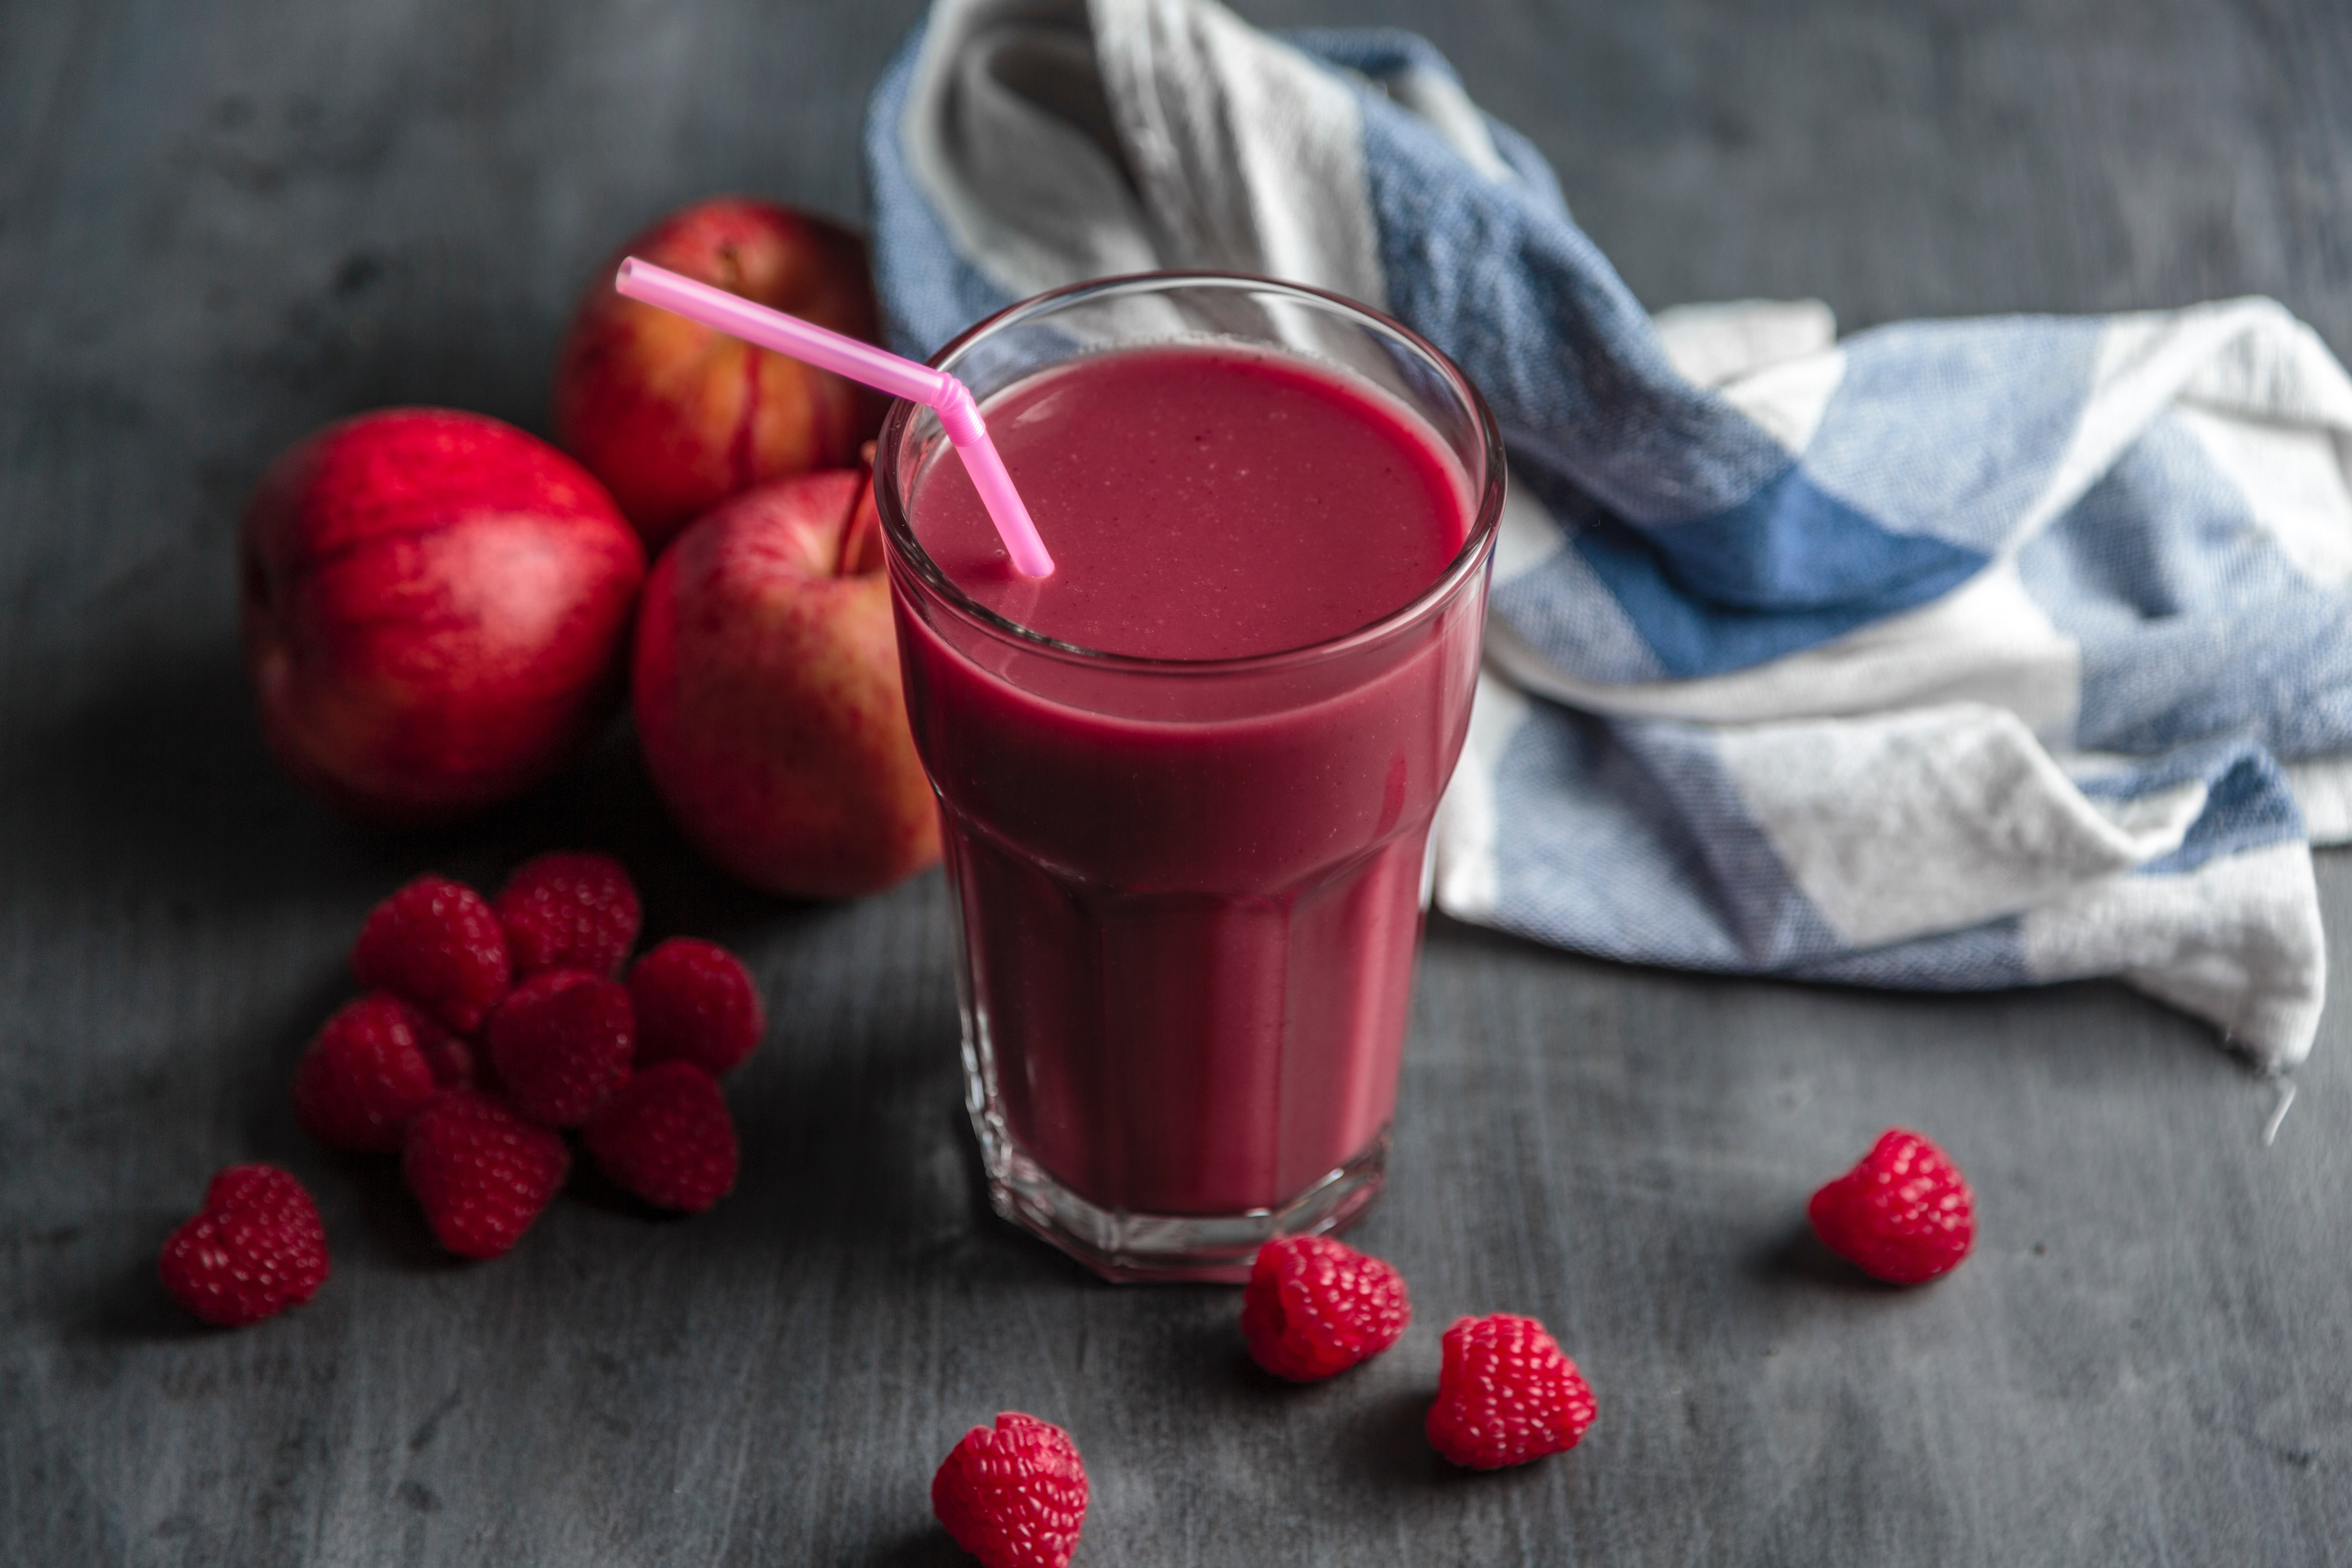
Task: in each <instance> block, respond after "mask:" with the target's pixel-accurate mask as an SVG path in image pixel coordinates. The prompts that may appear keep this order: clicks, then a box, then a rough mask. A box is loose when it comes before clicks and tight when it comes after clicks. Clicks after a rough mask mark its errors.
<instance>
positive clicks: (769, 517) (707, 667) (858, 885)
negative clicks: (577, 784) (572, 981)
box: [631, 469, 940, 898]
mask: <svg viewBox="0 0 2352 1568" xmlns="http://www.w3.org/2000/svg"><path fill="white" fill-rule="evenodd" d="M872 514H873V507H872V504H871V502H870V500H867V499H866V477H865V475H864V474H863V473H862V472H859V471H857V470H855V469H851V470H835V471H832V472H826V473H817V474H805V475H802V476H800V477H799V478H796V479H783V480H780V481H778V482H776V483H774V484H768V485H762V486H761V487H759V488H758V489H752V490H749V491H747V492H745V493H744V494H742V495H740V496H738V497H736V498H735V499H734V500H730V501H728V502H726V503H725V504H724V505H722V506H720V507H719V508H717V509H716V510H713V511H711V512H710V513H709V514H708V515H707V516H704V517H702V518H699V519H698V520H697V521H695V523H694V525H693V526H692V527H690V528H688V530H687V531H685V532H684V533H681V534H679V535H678V537H677V542H676V543H675V544H673V545H671V546H670V547H669V549H668V550H667V551H665V552H663V553H662V556H661V559H660V560H658V561H657V562H656V563H654V570H653V575H652V576H651V577H650V578H648V579H647V580H646V595H645V604H644V607H643V609H642V610H641V611H640V612H639V614H638V616H637V647H636V658H635V665H634V667H633V668H632V671H631V677H632V679H631V691H632V695H633V697H634V700H635V712H636V721H637V736H638V739H639V741H640V742H641V743H642V744H643V745H644V747H645V755H646V768H647V769H648V770H649V771H650V772H651V773H652V774H653V778H654V784H655V787H656V788H657V789H658V790H660V792H661V795H662V798H663V799H664V800H665V801H667V803H668V805H669V808H670V814H671V815H672V816H675V817H676V818H677V824H678V826H680V827H681V828H683V829H684V830H685V832H686V836H687V837H688V838H691V839H692V840H694V842H695V843H696V844H697V845H698V846H699V847H700V848H701V849H702V851H703V853H704V854H706V855H708V856H709V857H710V858H711V859H713V860H715V861H717V862H718V863H719V865H720V866H721V867H723V868H725V869H727V870H728V871H729V872H731V873H732V874H733V875H735V876H737V877H740V878H741V879H743V880H744V881H746V882H749V883H751V885H752V886H754V887H757V888H763V889H767V890H768V891H770V892H772V893H785V894H790V895H793V896H795V897H802V898H847V897H850V896H853V895H856V894H859V893H870V892H874V891H876V890H877V889H882V888H887V887H888V886H889V885H890V884H891V883H893V882H896V881H898V880H899V879H902V878H905V877H907V876H908V875H910V874H912V873H913V872H915V871H918V870H920V869H921V868H923V867H925V866H928V865H929V864H930V863H931V862H932V861H934V860H936V859H938V858H939V857H940V823H939V815H938V809H937V807H935V806H934V805H933V804H932V801H931V789H930V784H929V782H928V781H926V780H925V778H924V776H923V765H922V763H921V761H920V760H919V758H918V757H917V756H916V755H915V740H914V735H913V733H912V732H911V731H909V730H908V726H907V708H906V699H905V698H904V697H903V696H902V695H901V694H900V691H899V687H898V638H897V636H896V634H895V632H894V630H893V628H892V626H891V621H890V588H889V583H888V581H887V579H886V578H885V577H884V575H883V574H882V571H881V552H880V550H879V548H878V546H879V544H880V540H879V539H878V538H877V537H876V536H875V534H874V532H873V529H872V522H873V515H872Z"/></svg>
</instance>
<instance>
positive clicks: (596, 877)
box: [498, 852, 638, 979]
mask: <svg viewBox="0 0 2352 1568" xmlns="http://www.w3.org/2000/svg"><path fill="white" fill-rule="evenodd" d="M498 912H499V924H500V925H502V926H504V927H505V928H506V933H507V949H508V951H509V952H511V953H513V954H514V966H515V973H517V974H529V973H532V972H533V971H535V970H541V969H585V970H587V971H589V972H590V973H594V974H602V975H604V976H605V977H606V978H608V979H612V978H617V977H618V976H619V974H620V973H621V965H623V964H624V963H627V962H628V961H629V949H631V948H632V947H635V945H636V942H637V920H638V909H637V889H636V886H635V884H634V883H632V882H631V881H630V880H629V874H628V873H627V872H626V871H625V870H623V869H622V868H621V863H620V862H619V861H617V860H614V859H612V858H608V857H606V856H603V855H586V854H577V853H562V852H559V853H556V854H552V855H541V856H538V857H536V858H533V859H530V860H526V861H524V862H523V864H522V865H521V866H520V868H517V870H516V871H515V874H514V875H513V876H511V877H509V878H508V879H507V885H506V887H505V888H504V889H502V890H501V891H500V892H499V903H498Z"/></svg>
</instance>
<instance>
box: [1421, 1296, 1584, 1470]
mask: <svg viewBox="0 0 2352 1568" xmlns="http://www.w3.org/2000/svg"><path fill="white" fill-rule="evenodd" d="M1593 1414H1594V1406H1593V1403H1592V1390H1591V1388H1590V1387H1589V1386H1588V1385H1587V1384H1585V1381H1584V1374H1583V1373H1580V1372H1578V1371H1577V1370H1576V1363H1574V1362H1572V1361H1570V1360H1569V1359H1568V1357H1566V1356H1564V1355H1562V1354H1560V1352H1559V1344H1558V1343H1557V1342H1554V1341H1553V1339H1552V1337H1551V1336H1550V1335H1549V1334H1548V1333H1546V1332H1545V1331H1544V1326H1543V1325H1542V1324H1541V1323H1538V1322H1537V1321H1535V1320H1534V1319H1533V1318H1520V1317H1514V1316H1513V1315H1512V1314H1510V1313H1508V1312H1496V1313H1495V1314H1494V1315H1493V1316H1491V1317H1486V1318H1456V1319H1455V1320H1454V1326H1453V1327H1452V1328H1450V1329H1448V1330H1446V1331H1445V1363H1444V1366H1443V1367H1441V1368H1440V1369H1439V1371H1438V1373H1437V1403H1436V1404H1434V1405H1431V1406H1430V1407H1429V1440H1430V1442H1431V1443H1432V1444H1433V1445H1435V1447H1436V1448H1437V1451H1438V1452H1439V1453H1441V1454H1443V1455H1444V1456H1445V1457H1446V1458H1449V1459H1451V1460H1453V1461H1454V1463H1455V1464H1457V1465H1465V1466H1467V1467H1468V1468H1471V1469H1474V1470H1498V1469H1501V1468H1503V1467H1504V1466H1505V1465H1524V1464H1526V1463H1527V1462H1528V1460H1529V1459H1540V1458H1543V1457H1544V1456H1545V1455H1546V1454H1557V1453H1559V1452H1561V1451H1563V1450H1565V1449H1569V1448H1573V1447H1576V1445H1577V1443H1578V1442H1579V1441H1580V1440H1581V1439H1582V1437H1583V1436H1584V1429H1585V1428H1586V1427H1587V1426H1591V1425H1592V1416H1593Z"/></svg>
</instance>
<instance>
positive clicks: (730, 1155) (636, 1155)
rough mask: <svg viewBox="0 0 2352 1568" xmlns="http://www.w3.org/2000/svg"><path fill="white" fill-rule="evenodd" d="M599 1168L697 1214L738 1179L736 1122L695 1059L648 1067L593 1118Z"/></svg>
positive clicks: (648, 1196) (586, 1138)
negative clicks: (694, 1062) (697, 1065)
mask: <svg viewBox="0 0 2352 1568" xmlns="http://www.w3.org/2000/svg"><path fill="white" fill-rule="evenodd" d="M582 1139H583V1142H585V1143H586V1144H587V1145H588V1152H589V1153H590V1154H591V1155H593V1156H594V1158H595V1161H596V1168H597V1169H598V1170H600V1171H602V1172H604V1173H605V1174H606V1175H608V1176H610V1177H612V1178H613V1180H614V1183H616V1184H619V1185H620V1186H623V1187H625V1188H626V1189H627V1190H629V1191H630V1192H633V1193H635V1194H637V1196H639V1197H641V1198H643V1199H645V1200H646V1202H647V1203H649V1204H658V1205H661V1206H662V1207H663V1208H666V1209H682V1210H684V1211H685V1212H686V1213H688V1214H700V1213H701V1212H702V1211H703V1210H705V1209H707V1208H709V1206H710V1205H713V1204H715V1203H717V1202H718V1201H719V1199H720V1198H723V1197H725V1196H726V1195H727V1194H728V1193H729V1192H730V1190H731V1189H732V1188H733V1187H734V1185H735V1160H736V1148H735V1122H734V1121H733V1119H732V1118H730V1116H729V1115H728V1114H727V1101H726V1100H725V1099H724V1098H722V1097H721V1096H720V1094H719V1085H718V1084H717V1083H715V1082H713V1081H712V1080H711V1077H710V1075H709V1073H707V1072H704V1071H703V1070H702V1069H701V1068H698V1067H696V1066H695V1065H694V1064H693V1063H691V1062H663V1063H662V1064H660V1065H659V1066H658V1067H651V1068H646V1070H645V1071H643V1072H641V1073H639V1074H637V1076H636V1077H635V1078H633V1079H630V1080H629V1081H628V1083H627V1084H626V1085H625V1086H624V1087H623V1089H622V1090H621V1092H620V1093H618V1094H616V1095H614V1097H613V1098H612V1099H611V1100H608V1101H607V1102H606V1103H605V1106H604V1110H599V1111H598V1112H597V1113H596V1114H595V1115H593V1116H592V1117H590V1118H589V1119H588V1125H587V1127H586V1128H585V1129H584V1130H583V1132H582Z"/></svg>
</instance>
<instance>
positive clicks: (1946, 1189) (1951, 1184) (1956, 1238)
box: [1805, 1127, 1977, 1285]
mask: <svg viewBox="0 0 2352 1568" xmlns="http://www.w3.org/2000/svg"><path fill="white" fill-rule="evenodd" d="M1805 1213H1806V1215H1807V1216H1808V1217H1809V1218H1811V1220H1812V1222H1813V1231H1814V1233H1815V1234H1816V1235H1818V1236H1819V1237H1821V1238H1822V1242H1823V1244H1824V1245H1826V1246H1827V1247H1829V1249H1830V1250H1831V1251H1832V1252H1834V1253H1836V1254H1837V1255H1838V1256H1839V1257H1840V1258H1844V1259H1845V1260H1846V1261H1847V1262H1849V1263H1852V1264H1853V1265H1854V1266H1855V1267H1857V1268H1860V1269H1861V1270H1862V1271H1863V1272H1864V1274H1867V1275H1869V1276H1871V1278H1873V1279H1884V1280H1885V1281H1886V1282H1887V1283H1888V1284H1890V1285H1916V1284H1919V1283H1921V1282H1922V1281H1924V1280H1928V1279H1934V1278H1936V1276H1937V1275H1938V1274H1948V1273H1949V1272H1951V1270H1953V1269H1954V1268H1958V1267H1959V1263H1960V1259H1961V1258H1966V1257H1967V1256H1968V1255H1969V1247H1973V1246H1975V1245H1976V1239H1977V1199H1976V1194H1974V1193H1972V1192H1970V1191H1969V1184H1968V1182H1967V1181H1966V1180H1965V1179H1963V1178H1962V1176H1961V1175H1960V1170H1959V1167H1958V1166H1957V1165H1955V1164H1953V1163H1952V1162H1951V1160H1950V1159H1949V1158H1948V1156H1947V1155H1946V1154H1945V1153H1944V1152H1943V1151H1942V1150H1941V1149H1938V1148H1937V1147H1936V1146H1935V1145H1934V1144H1933V1143H1930V1142H1927V1140H1926V1139H1925V1138H1922V1137H1920V1136H1919V1134H1917V1133H1916V1132H1906V1131H1904V1130H1903V1129H1901V1128H1899V1127H1890V1128H1888V1129H1887V1130H1886V1131H1884V1132H1882V1133H1880V1134H1879V1135H1878V1142H1876V1143H1874V1144H1873V1145H1872V1146H1871V1151H1870V1152H1869V1153H1867V1154H1864V1156H1863V1157H1862V1163H1860V1164H1858V1165H1856V1166H1855V1167H1854V1168H1853V1170H1851V1171H1848V1172H1847V1173H1845V1174H1844V1175H1843V1176H1840V1177H1839V1178H1838V1179H1837V1180H1835V1181H1833V1182H1832V1183H1830V1184H1829V1185H1827V1186H1825V1187H1823V1188H1822V1190H1821V1191H1820V1192H1817V1193H1815V1194H1813V1201H1812V1202H1811V1204H1808V1205H1806V1207H1805Z"/></svg>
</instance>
